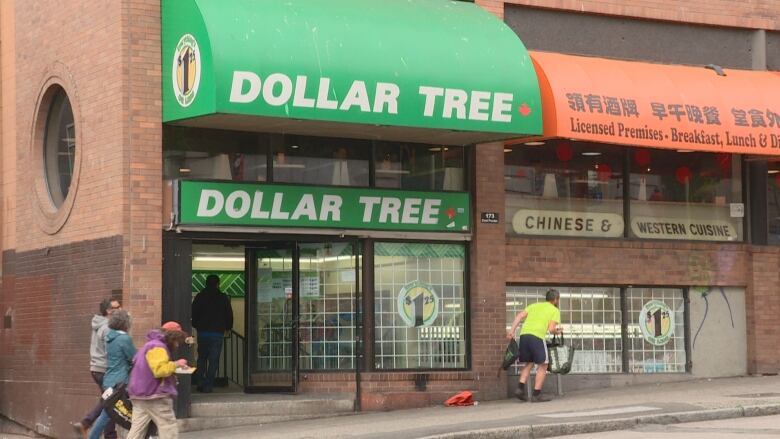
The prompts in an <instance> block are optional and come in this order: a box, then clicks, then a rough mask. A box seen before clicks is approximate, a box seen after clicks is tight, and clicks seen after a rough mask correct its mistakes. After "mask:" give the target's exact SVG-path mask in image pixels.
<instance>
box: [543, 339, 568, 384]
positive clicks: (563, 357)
mask: <svg viewBox="0 0 780 439" xmlns="http://www.w3.org/2000/svg"><path fill="white" fill-rule="evenodd" d="M547 353H548V354H549V356H550V358H549V360H550V361H549V364H548V368H547V369H548V370H549V371H550V372H552V373H558V374H561V375H566V374H567V373H569V372H571V366H572V364H573V362H574V347H573V346H566V343H565V341H564V339H563V333H561V336H560V339H559V338H558V336H557V335H553V339H552V341H549V342H547Z"/></svg>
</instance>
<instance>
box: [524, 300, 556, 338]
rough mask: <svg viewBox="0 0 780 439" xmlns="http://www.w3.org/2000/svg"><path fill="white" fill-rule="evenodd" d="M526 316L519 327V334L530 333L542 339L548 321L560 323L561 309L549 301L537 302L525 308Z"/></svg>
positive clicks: (545, 333)
mask: <svg viewBox="0 0 780 439" xmlns="http://www.w3.org/2000/svg"><path fill="white" fill-rule="evenodd" d="M525 312H527V313H528V316H527V317H526V318H525V321H524V322H523V327H522V329H520V335H523V334H531V335H533V336H536V337H538V338H541V339H542V340H544V337H545V336H546V335H547V329H548V328H549V327H550V322H555V323H561V310H559V309H558V308H557V307H556V306H555V305H553V304H552V303H550V302H537V303H533V304H531V305H528V306H527V307H526V308H525Z"/></svg>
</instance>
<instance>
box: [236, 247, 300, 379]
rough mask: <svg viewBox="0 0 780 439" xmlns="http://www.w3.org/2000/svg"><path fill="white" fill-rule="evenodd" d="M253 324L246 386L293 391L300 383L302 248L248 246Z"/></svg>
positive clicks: (250, 305) (249, 312)
mask: <svg viewBox="0 0 780 439" xmlns="http://www.w3.org/2000/svg"><path fill="white" fill-rule="evenodd" d="M247 261H249V264H248V267H247V269H248V270H249V273H248V275H249V276H248V277H249V280H250V282H249V290H250V291H249V299H250V302H249V310H248V313H247V314H248V316H247V317H248V318H249V325H248V328H250V329H249V330H248V331H247V333H248V335H249V337H248V340H247V343H248V351H247V353H248V354H249V355H248V356H249V368H248V374H247V375H248V376H247V381H246V382H247V384H248V385H247V391H286V392H295V390H296V387H297V384H298V350H297V349H295V347H296V346H297V344H298V340H297V339H298V335H297V332H298V330H297V329H298V248H297V246H296V244H295V243H293V242H286V243H278V244H274V245H268V246H264V247H255V248H249V249H247Z"/></svg>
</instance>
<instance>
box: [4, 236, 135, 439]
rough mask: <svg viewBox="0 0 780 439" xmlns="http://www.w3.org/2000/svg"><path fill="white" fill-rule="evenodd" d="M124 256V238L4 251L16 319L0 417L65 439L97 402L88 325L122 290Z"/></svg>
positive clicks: (7, 335)
mask: <svg viewBox="0 0 780 439" xmlns="http://www.w3.org/2000/svg"><path fill="white" fill-rule="evenodd" d="M121 255H122V241H121V238H120V237H114V238H104V239H98V240H90V241H81V242H79V243H76V244H69V245H63V246H57V247H50V248H48V249H47V250H32V251H28V252H20V253H15V252H13V251H8V252H5V255H4V258H3V260H4V267H3V273H4V274H3V279H2V280H3V283H2V291H3V293H2V294H3V302H4V303H6V304H8V305H9V306H10V307H11V310H12V316H13V320H12V328H11V329H10V330H9V329H3V330H0V340H2V343H1V344H0V395H2V397H0V413H3V414H4V415H6V416H8V417H9V418H11V419H13V420H14V421H16V422H19V423H21V424H23V425H25V426H27V427H29V428H31V429H37V430H38V431H39V432H40V433H43V434H46V435H52V436H56V437H63V436H65V432H68V431H69V426H68V425H67V421H69V420H74V419H80V418H81V417H83V416H84V414H85V413H86V411H87V409H88V408H89V407H91V406H92V405H93V404H94V403H95V402H96V396H97V389H96V387H95V384H94V383H93V382H92V379H91V377H90V374H89V340H90V337H91V329H90V320H91V318H92V315H93V314H96V313H97V312H98V305H97V298H100V297H105V296H107V294H109V293H110V292H111V291H112V290H120V289H121V288H122V276H121ZM3 311H5V310H3ZM39 425H40V426H41V427H38V428H36V426H39Z"/></svg>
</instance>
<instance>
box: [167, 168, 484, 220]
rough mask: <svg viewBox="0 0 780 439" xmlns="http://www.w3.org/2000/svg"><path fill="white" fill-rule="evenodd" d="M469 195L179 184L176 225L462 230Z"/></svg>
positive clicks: (211, 183)
mask: <svg viewBox="0 0 780 439" xmlns="http://www.w3.org/2000/svg"><path fill="white" fill-rule="evenodd" d="M469 203H470V200H469V195H468V194H467V193H460V192H446V193H436V192H413V191H396V190H381V189H363V188H336V187H315V186H297V185H296V186H292V185H274V184H252V183H225V182H210V181H195V180H182V181H180V182H179V209H178V212H179V213H178V223H179V224H197V225H223V226H256V227H263V226H273V227H314V228H331V229H374V230H403V231H430V232H461V233H463V232H468V231H469V230H470V216H471V214H470V208H469Z"/></svg>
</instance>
